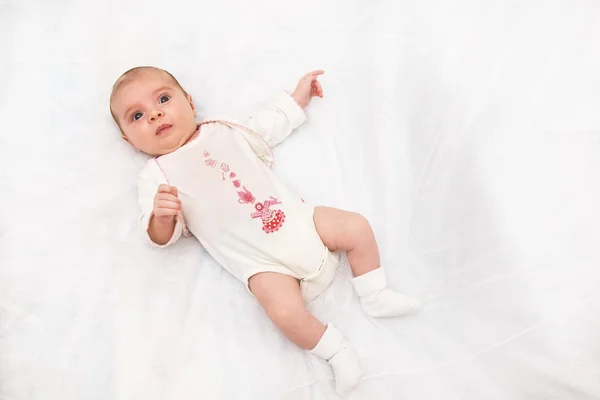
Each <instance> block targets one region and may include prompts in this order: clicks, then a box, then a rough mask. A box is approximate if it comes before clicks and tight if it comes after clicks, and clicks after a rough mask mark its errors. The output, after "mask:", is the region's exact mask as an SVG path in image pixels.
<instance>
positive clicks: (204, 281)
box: [0, 0, 600, 400]
mask: <svg viewBox="0 0 600 400" xmlns="http://www.w3.org/2000/svg"><path fill="white" fill-rule="evenodd" d="M599 20H600V3H598V2H597V1H592V0H568V1H567V0H565V1H555V0H544V1H542V0H521V1H514V0H510V1H507V0H487V1H481V0H479V1H476V0H451V1H446V0H425V1H418V2H417V1H412V2H411V1H399V2H398V1H383V0H382V1H372V2H367V1H341V0H337V1H333V0H331V1H327V2H323V1H316V0H305V1H301V2H300V1H296V2H294V1H286V2H280V1H275V0H259V1H252V2H242V1H237V2H236V1H232V0H222V1H219V2H216V1H213V2H206V1H197V2H191V1H183V0H171V1H169V2H162V1H158V0H146V1H143V2H138V1H133V0H122V1H115V0H110V1H104V2H89V1H84V0H62V1H58V0H56V1H51V2H50V1H41V0H40V1H33V0H3V1H0V33H2V38H3V39H2V41H1V42H0V46H1V47H0V50H1V52H0V54H1V56H0V60H1V64H0V68H1V71H0V87H1V88H2V94H3V95H2V97H0V121H1V122H2V129H1V132H2V133H1V134H0V149H1V155H2V156H1V157H0V160H1V162H2V165H1V168H0V191H1V194H0V202H1V207H0V399H2V400H24V399H28V400H34V399H35V400H37V399H44V400H47V399H61V400H68V399H77V400H81V399H90V400H91V399H119V400H121V399H127V400H129V399H144V400H154V399H157V400H158V399H160V400H165V399H178V400H180V399H192V398H194V399H198V398H201V399H236V400H237V399H261V400H265V399H282V398H283V399H335V398H337V397H336V395H335V392H334V389H333V381H332V375H331V371H330V370H329V369H328V366H327V365H326V364H325V363H324V362H323V361H321V360H319V359H316V358H314V357H312V356H309V355H308V354H306V353H305V352H303V351H301V350H299V349H297V348H295V347H294V346H293V345H291V344H290V343H289V342H288V341H287V340H286V339H285V338H284V337H283V336H282V335H281V334H280V333H279V332H278V331H276V329H275V328H274V327H273V325H272V324H271V323H270V322H269V321H268V319H267V318H266V317H265V316H264V315H263V313H262V311H261V309H260V308H259V306H258V305H257V304H256V303H255V301H253V299H252V298H251V297H250V296H249V294H248V293H247V292H246V291H245V290H244V287H243V285H242V284H241V283H239V282H237V281H235V280H234V279H233V278H232V277H231V276H229V275H228V274H227V273H226V272H225V271H223V270H222V269H220V268H219V266H218V265H216V264H215V263H214V261H212V260H211V258H210V257H209V256H208V255H207V254H206V253H205V252H204V251H203V250H202V248H201V247H200V246H199V245H198V244H197V243H196V242H194V241H193V240H184V241H182V242H180V243H179V244H177V245H176V246H173V247H172V248H171V249H169V250H166V251H160V250H154V249H149V248H147V247H146V246H145V245H144V244H143V243H141V241H140V240H139V238H138V236H137V235H136V231H135V221H136V217H137V212H138V210H137V205H136V194H135V193H136V189H135V183H134V177H135V174H136V173H137V170H138V169H139V168H140V166H141V165H142V163H143V162H144V157H143V156H141V155H139V154H136V153H135V152H134V151H132V149H131V148H129V147H128V146H127V145H126V144H125V143H124V142H123V141H121V140H120V139H119V135H118V132H117V129H116V127H115V126H114V125H113V123H112V121H111V119H110V116H109V113H108V104H107V100H108V95H109V90H110V86H111V84H112V82H113V81H114V80H115V79H116V78H117V76H118V75H119V74H120V73H121V72H123V71H124V70H126V69H128V68H130V67H132V66H136V65H156V66H160V67H163V68H166V69H167V70H169V71H171V72H172V73H173V74H175V75H176V76H177V77H178V78H179V79H180V81H181V82H182V84H183V85H184V87H185V88H187V89H188V91H189V92H190V93H191V94H192V96H193V98H194V99H195V101H196V104H197V105H198V106H199V107H200V112H201V116H202V117H208V116H210V115H213V114H215V113H219V114H222V113H224V112H227V111H240V110H251V109H253V108H255V107H257V106H259V105H260V104H262V103H263V102H265V101H267V100H268V99H269V98H270V97H271V96H272V95H274V94H276V93H277V91H279V90H281V89H293V88H294V85H295V83H296V80H297V79H298V78H299V77H300V76H301V75H302V74H303V73H305V72H307V71H309V70H312V69H316V68H323V69H325V70H326V74H325V75H324V76H323V78H322V83H323V86H324V89H325V98H324V99H323V100H315V101H314V102H313V104H311V106H310V108H309V109H308V111H307V112H308V115H309V119H310V120H309V122H308V123H306V124H305V125H303V126H302V127H301V128H300V129H298V131H297V132H296V133H294V134H293V136H292V137H291V138H290V139H289V140H288V141H287V142H285V143H284V144H282V145H281V146H280V147H278V148H277V150H276V153H275V156H276V166H275V169H276V172H277V173H278V174H280V175H281V176H282V177H283V178H284V179H285V181H286V182H288V183H289V184H290V185H291V186H292V187H293V188H294V189H296V190H298V191H299V192H301V193H302V194H303V196H304V197H305V198H308V199H310V200H311V201H312V202H315V203H321V204H327V205H331V206H336V207H341V208H347V209H352V210H356V211H359V212H361V213H363V214H364V215H366V216H367V217H368V218H369V219H370V220H371V222H372V224H373V226H374V229H375V231H376V234H377V236H378V238H379V241H380V247H381V253H382V260H383V263H384V265H385V266H386V267H387V269H388V273H389V276H390V281H391V286H393V287H394V288H397V289H399V290H402V291H404V292H406V293H409V294H413V295H418V296H420V297H422V299H423V301H424V304H425V305H424V309H423V311H422V312H421V313H420V314H419V315H416V316H413V317H408V318H401V319H390V320H375V319H370V318H367V317H366V316H365V315H364V314H363V313H362V312H361V309H360V307H359V305H358V303H357V300H356V298H355V296H354V294H353V292H352V289H351V287H350V284H349V282H348V278H349V275H348V273H347V272H346V273H341V274H340V275H339V276H337V277H336V280H335V282H334V285H333V286H332V287H331V288H330V289H329V290H328V291H327V292H326V294H325V295H324V296H323V298H321V299H319V300H318V301H317V302H316V303H315V304H313V305H311V307H312V309H313V310H314V312H315V313H316V314H317V315H318V316H319V317H320V318H322V319H323V320H325V321H331V322H333V323H334V324H335V325H336V326H338V327H339V328H340V329H341V330H342V331H343V332H344V333H345V335H346V336H347V337H348V338H349V339H350V340H352V341H353V343H354V344H355V346H356V347H357V349H358V352H359V354H360V357H361V359H362V363H363V365H364V370H365V374H366V375H365V378H364V380H363V381H362V383H361V385H360V386H359V388H358V389H357V390H356V391H355V392H353V393H352V395H350V396H349V397H348V398H349V399H403V400H411V399H418V400H422V399H445V400H452V399H460V400H465V399H466V400H471V399H473V400H479V399H486V400H495V399H527V400H534V399H561V400H562V399H577V400H585V399H598V398H600V379H599V375H600V345H599V343H600V341H599V339H600V337H599V332H600V292H599V288H600V268H598V267H599V264H600V250H599V249H600V246H599V245H598V243H600V233H599V231H600V228H599V226H600V211H599V206H600V180H599V179H598V177H599V175H600V53H599V52H598V43H599V41H600V24H598V21H599Z"/></svg>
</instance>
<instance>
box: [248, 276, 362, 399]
mask: <svg viewBox="0 0 600 400" xmlns="http://www.w3.org/2000/svg"><path fill="white" fill-rule="evenodd" d="M248 284H249V286H250V290H251V291H252V293H253V294H254V296H255V297H256V299H257V300H258V302H259V303H260V305H261V306H262V307H263V308H264V309H265V311H266V313H267V315H268V316H269V318H270V319H271V321H273V323H274V324H275V326H277V327H278V328H279V329H280V330H281V331H282V332H283V333H284V334H285V336H287V337H288V338H289V339H290V340H291V341H292V342H294V343H295V344H296V345H298V346H299V347H302V348H303V349H306V350H310V352H311V353H313V354H315V355H317V356H319V357H321V358H324V359H325V360H326V361H327V362H329V364H331V366H332V367H333V371H334V374H335V380H336V390H337V392H338V393H339V394H340V395H345V394H346V393H348V392H350V391H351V390H352V389H353V388H354V387H355V386H356V385H357V384H358V381H359V379H360V377H361V376H362V372H361V369H360V367H359V365H358V358H357V356H356V352H355V351H354V349H353V348H352V346H351V345H350V343H348V342H347V341H346V340H345V339H344V338H343V337H342V335H341V333H340V332H339V331H338V330H337V329H335V328H334V327H333V326H332V325H331V324H329V325H328V326H325V325H323V324H322V323H321V322H319V320H318V319H316V318H315V317H314V316H313V315H312V314H311V313H309V312H308V310H307V309H306V307H305V305H304V299H303V298H302V292H301V291H300V286H299V284H298V281H297V280H296V279H295V278H293V277H291V276H288V275H284V274H280V273H277V272H262V273H259V274H256V275H254V276H252V277H251V278H250V280H249V282H248Z"/></svg>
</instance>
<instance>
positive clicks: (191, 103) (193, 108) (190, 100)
mask: <svg viewBox="0 0 600 400" xmlns="http://www.w3.org/2000/svg"><path fill="white" fill-rule="evenodd" d="M187 100H188V102H189V103H190V106H192V110H194V111H196V107H194V102H193V101H192V95H191V94H189V93H187Z"/></svg>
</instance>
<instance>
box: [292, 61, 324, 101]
mask: <svg viewBox="0 0 600 400" xmlns="http://www.w3.org/2000/svg"><path fill="white" fill-rule="evenodd" d="M324 73H325V71H322V70H318V71H313V72H309V73H308V74H306V75H304V76H303V77H302V78H300V81H298V86H296V90H295V91H294V93H293V94H292V97H293V98H294V100H296V103H298V105H299V106H300V107H302V108H304V107H306V106H307V105H308V103H310V99H311V98H312V97H313V96H319V97H323V88H322V87H321V84H320V83H319V81H318V80H317V79H318V78H319V75H323V74H324Z"/></svg>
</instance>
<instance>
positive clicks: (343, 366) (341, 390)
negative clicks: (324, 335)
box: [327, 343, 363, 396]
mask: <svg viewBox="0 0 600 400" xmlns="http://www.w3.org/2000/svg"><path fill="white" fill-rule="evenodd" d="M327 362H328V363H329V364H330V365H331V367H332V368H333V373H334V374H335V391H336V392H337V393H338V394H339V395H340V396H346V395H347V394H349V393H350V392H351V391H352V390H353V389H354V388H355V387H356V385H358V382H359V381H360V378H361V377H362V375H363V373H362V370H361V369H360V366H359V365H358V357H357V355H356V351H354V349H353V348H352V347H351V346H350V345H349V343H348V346H347V347H344V348H343V349H342V350H340V351H339V352H337V353H336V354H335V355H334V356H333V357H331V358H330V359H329V360H328V361H327Z"/></svg>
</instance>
